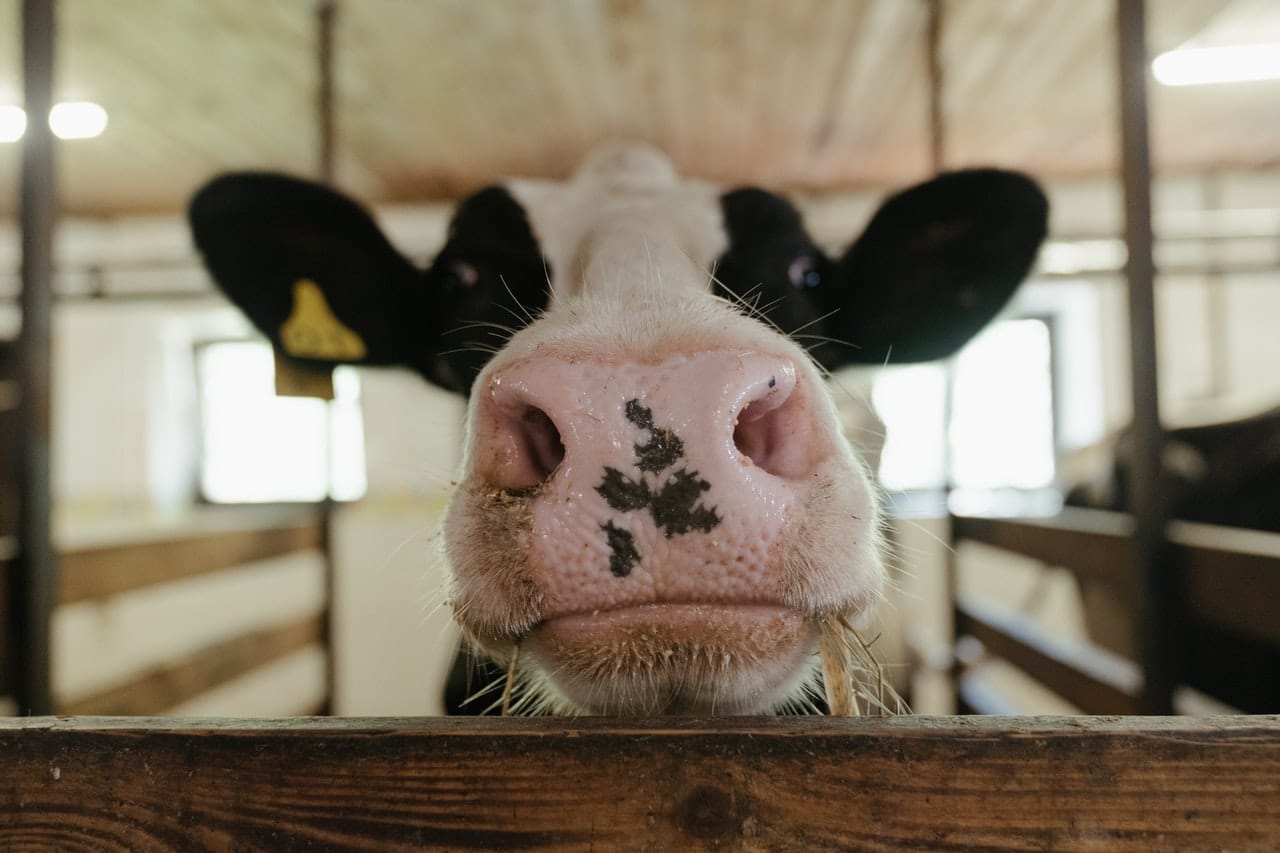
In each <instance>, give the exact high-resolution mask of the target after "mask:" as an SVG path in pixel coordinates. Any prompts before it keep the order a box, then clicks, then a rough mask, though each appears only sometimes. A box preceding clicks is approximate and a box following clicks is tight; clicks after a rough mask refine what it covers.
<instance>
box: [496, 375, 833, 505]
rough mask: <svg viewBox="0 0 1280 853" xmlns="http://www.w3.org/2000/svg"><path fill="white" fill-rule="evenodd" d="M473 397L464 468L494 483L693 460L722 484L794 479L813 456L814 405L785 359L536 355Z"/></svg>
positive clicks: (518, 486)
mask: <svg viewBox="0 0 1280 853" xmlns="http://www.w3.org/2000/svg"><path fill="white" fill-rule="evenodd" d="M481 394H482V397H481V399H480V400H478V401H477V409H476V414H475V421H474V423H473V427H474V430H475V443H474V444H473V445H472V452H473V460H472V462H473V465H474V468H475V471H476V472H477V473H478V474H480V475H481V476H482V477H483V478H484V479H485V480H487V481H489V482H490V483H492V484H494V485H496V486H499V487H500V488H504V489H512V490H523V489H530V488H534V487H536V486H538V485H539V484H541V483H543V482H544V481H546V480H548V479H550V478H552V477H553V476H554V475H556V474H557V472H560V471H565V472H566V473H568V472H569V471H571V470H576V471H577V472H578V473H579V474H580V475H583V476H586V477H592V476H595V474H596V473H598V472H601V471H605V470H606V469H608V468H614V469H621V470H630V471H632V473H634V472H635V471H636V470H637V469H638V471H640V472H644V473H648V474H652V475H661V474H662V473H663V472H664V471H671V470H677V469H679V468H682V467H683V468H688V469H697V470H699V471H701V472H704V474H705V475H707V476H710V475H711V474H715V475H716V477H717V479H718V480H719V481H720V482H722V483H725V484H726V485H727V484H729V483H731V482H735V481H737V482H741V481H742V479H743V478H744V477H745V478H748V479H749V478H750V477H752V476H757V475H758V474H759V473H760V472H764V473H767V474H769V475H771V476H774V477H782V478H787V479H794V478H799V477H802V476H805V475H806V474H807V473H808V472H809V471H810V470H811V467H812V465H813V464H814V455H815V447H814V444H815V442H814V441H813V436H811V434H810V433H811V430H812V426H811V424H812V422H813V417H812V415H813V413H812V412H811V411H810V410H809V408H810V403H809V400H808V398H809V395H808V394H806V393H804V391H803V390H802V389H801V388H800V387H798V385H797V373H796V368H795V365H793V364H791V363H790V362H788V361H786V360H784V359H780V358H777V357H773V356H766V355H760V354H756V353H731V352H725V351H711V352H706V353H699V354H696V355H690V356H676V357H672V358H669V359H667V360H666V361H663V362H661V363H659V364H634V363H621V364H619V363H607V362H592V361H585V360H570V359H564V358H553V357H537V358H531V359H527V360H524V361H521V362H517V363H516V364H513V365H510V366H507V367H505V368H503V369H501V370H499V371H498V372H497V373H495V374H494V375H493V376H492V377H491V378H490V380H489V382H488V384H487V386H485V387H484V388H483V390H482V391H481Z"/></svg>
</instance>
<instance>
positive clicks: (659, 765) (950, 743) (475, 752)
mask: <svg viewBox="0 0 1280 853" xmlns="http://www.w3.org/2000/svg"><path fill="white" fill-rule="evenodd" d="M0 747H2V748H0V780H3V781H0V847H3V848H5V849H15V848H18V847H22V846H24V845H31V846H41V847H44V848H49V849H80V848H100V847H102V846H104V845H105V844H109V845H110V846H113V847H119V848H121V849H135V850H142V849H159V848H165V849H175V848H185V849H206V848H208V849H249V848H254V849H257V848H270V849H303V848H309V847H314V848H316V849H338V848H343V849H364V850H376V849H392V848H395V849H399V848H406V849H407V848H423V847H426V848H430V849H451V850H460V849H477V848H486V849H497V848H501V849H516V848H519V849H532V850H559V851H566V850H567V851H576V850H581V851H586V850H712V849H722V850H820V849H822V850H827V849H843V850H850V849H859V850H873V849H874V850H898V849H906V848H911V849H949V850H960V849H1055V850H1096V849H1118V848H1123V849H1134V850H1140V849H1145V850H1150V849H1169V850H1173V849H1176V850H1195V849H1206V850H1207V849H1229V850H1273V849H1274V845H1275V842H1276V839H1277V838H1280V773H1277V772H1276V768H1277V767H1278V766H1280V718H1276V717H1266V718H1215V719H1186V718H1175V719H1133V718H1127V719H1114V718H1109V719H1090V718H1066V719H1064V718H1052V717H1046V718H969V719H955V718H927V717H918V718H913V717H903V718H897V719H874V718H864V719H857V718H853V719H850V718H840V719H835V718H829V717H813V718H747V719H733V718H727V719H722V720H706V719H676V718H671V719H661V720H611V719H589V718H588V719H555V718H542V719H492V720H487V719H474V718H471V719H460V718H452V719H450V718H445V719H440V718H437V719H413V720H394V719H391V720H388V719H363V720H362V719H353V720H283V721H282V720H257V721H254V720H235V721H214V720H205V721H191V720H164V719H150V720H148V719H141V720H138V719H134V720H109V719H108V720H104V719H75V720H63V719H42V720H28V721H22V720H5V721H0Z"/></svg>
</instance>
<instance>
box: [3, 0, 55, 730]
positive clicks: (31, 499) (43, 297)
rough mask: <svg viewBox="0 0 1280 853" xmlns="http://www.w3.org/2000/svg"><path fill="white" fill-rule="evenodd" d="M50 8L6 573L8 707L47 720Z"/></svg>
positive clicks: (27, 244)
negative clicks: (10, 664) (13, 539)
mask: <svg viewBox="0 0 1280 853" xmlns="http://www.w3.org/2000/svg"><path fill="white" fill-rule="evenodd" d="M53 38H54V0H23V4H22V79H23V100H24V105H25V109H26V111H27V116H28V120H27V131H26V135H25V137H24V139H23V144H22V197H21V207H22V215H21V228H22V296H21V305H22V332H21V334H20V336H19V338H18V342H17V353H18V383H19V387H20V388H21V389H22V401H21V403H20V405H19V407H18V436H17V438H18V440H17V452H18V453H19V454H20V458H19V459H18V466H17V472H18V554H17V559H16V560H15V564H14V566H13V571H11V572H10V575H9V577H10V590H9V593H10V598H9V600H10V602H11V611H12V618H11V630H12V632H13V635H12V636H13V645H12V648H13V650H14V658H15V664H16V665H15V667H14V670H15V671H14V698H15V699H16V700H17V703H18V709H19V711H20V712H21V713H27V714H49V713H52V711H53V705H52V698H51V693H50V687H49V682H50V679H49V671H50V653H49V646H50V643H49V622H50V613H51V611H52V610H53V606H54V592H55V586H56V581H55V571H56V559H55V556H54V553H53V546H52V543H51V541H50V533H49V515H50V487H49V421H50V416H49V379H50V376H49V365H50V313H51V301H52V300H51V295H52V294H51V278H52V275H53V226H54V218H55V216H56V204H57V202H56V187H55V184H54V168H53V165H54V164H53V160H54V148H53V134H52V133H51V131H50V130H49V122H48V116H49V108H50V107H51V106H52V100H53V98H52V95H53Z"/></svg>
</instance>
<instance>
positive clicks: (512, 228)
mask: <svg viewBox="0 0 1280 853" xmlns="http://www.w3.org/2000/svg"><path fill="white" fill-rule="evenodd" d="M550 275H551V268H550V266H549V264H548V263H547V262H546V260H545V259H544V258H543V256H542V249H541V247H540V246H539V245H538V240H537V238H536V237H535V236H534V233H533V229H532V228H531V227H530V225H529V220H528V218H527V217H526V216H525V212H524V208H523V207H521V206H520V203H519V202H517V201H516V200H515V198H514V197H513V196H512V195H511V193H510V192H508V191H507V190H506V189H504V188H502V187H489V188H488V189H484V190H481V191H480V192H478V193H476V194H475V195H473V196H471V197H470V198H468V199H466V200H465V201H463V202H462V204H461V205H459V207H458V209H457V211H456V212H455V213H454V216H453V220H452V221H451V222H450V224H449V240H448V242H447V243H446V244H445V246H444V249H442V250H441V252H440V254H439V255H438V256H437V257H436V259H435V262H434V263H433V264H432V266H431V270H430V271H429V272H428V273H427V284H428V286H427V288H426V292H427V293H428V294H429V298H430V299H431V301H432V305H431V307H430V311H429V313H427V314H426V316H429V317H430V318H431V323H432V327H433V331H434V333H435V335H436V336H437V339H438V344H437V346H436V349H435V351H434V352H433V353H432V354H431V355H430V360H429V361H428V362H427V363H426V364H423V365H421V366H420V367H419V369H421V370H422V371H423V373H425V374H426V375H427V376H428V378H430V379H431V380H432V381H434V382H436V383H437V384H439V385H442V386H444V387H446V388H450V389H452V390H454V391H460V392H462V393H463V394H466V393H468V392H469V391H470V390H471V385H472V383H473V382H475V378H476V376H477V375H478V374H479V373H480V371H481V369H483V368H484V366H485V364H487V363H488V361H489V359H490V358H491V357H492V353H493V351H494V350H496V349H498V348H499V347H500V346H502V344H504V343H505V342H506V339H507V338H508V337H510V335H511V334H513V333H514V332H515V331H518V330H519V329H521V328H523V327H524V326H526V325H528V324H529V323H530V322H531V318H533V317H537V316H538V314H539V313H541V312H542V311H543V310H544V309H545V308H546V307H547V298H548V290H549V288H550V285H549V284H548V283H547V282H548V280H549V278H550Z"/></svg>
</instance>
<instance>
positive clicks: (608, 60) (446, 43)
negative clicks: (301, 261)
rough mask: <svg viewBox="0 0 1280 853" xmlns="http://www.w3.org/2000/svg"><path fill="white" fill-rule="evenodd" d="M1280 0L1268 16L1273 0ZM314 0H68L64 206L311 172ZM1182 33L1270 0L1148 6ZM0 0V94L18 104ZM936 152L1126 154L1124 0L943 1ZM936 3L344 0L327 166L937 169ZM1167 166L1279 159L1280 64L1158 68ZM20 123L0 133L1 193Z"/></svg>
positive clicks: (438, 174)
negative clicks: (605, 153) (1224, 78)
mask: <svg viewBox="0 0 1280 853" xmlns="http://www.w3.org/2000/svg"><path fill="white" fill-rule="evenodd" d="M1276 5H1277V4H1275V3H1271V4H1270V9H1271V12H1272V14H1273V15H1275V14H1277V13H1276V12H1275V6H1276ZM315 6H316V4H315V2H314V0H271V2H264V0H164V2H160V3H157V2H154V0H111V2H103V0H60V2H59V4H58V7H59V29H60V31H59V42H58V48H57V49H58V66H57V75H56V97H57V98H58V99H60V100H93V101H97V102H99V103H101V104H103V105H104V106H105V107H106V108H107V110H108V112H109V113H110V117H111V119H110V126H109V127H108V129H107V132H106V133H105V134H104V135H103V136H102V137H100V138H98V139H94V140H81V141H67V142H61V143H59V157H60V160H59V168H60V182H61V194H62V199H63V203H64V209H66V210H68V211H70V212H73V213H80V214H103V215H110V214H119V213H129V212H143V211H163V210H176V209H178V208H179V207H180V206H181V205H182V204H183V203H184V200H185V199H186V197H187V196H188V195H189V194H190V192H191V190H192V189H193V188H194V187H195V186H196V185H197V184H199V182H201V181H202V180H204V179H205V178H207V177H208V176H209V175H211V174H213V173H214V172H216V171H219V170H222V169H229V168H246V167H252V168H281V169H288V170H291V171H294V172H299V173H304V174H305V173H310V172H314V169H315V164H316V161H317V155H316V150H317V143H316V138H317V132H316V123H317V122H316V110H315V90H316V65H317V62H316V56H315V44H316V21H315ZM1148 7H1149V12H1148V18H1149V22H1148V26H1149V47H1150V49H1151V50H1152V51H1153V53H1154V52H1158V51H1162V50H1166V49H1169V48H1172V47H1176V46H1178V45H1180V44H1182V43H1183V42H1185V41H1187V40H1188V39H1191V38H1193V37H1196V36H1197V35H1199V34H1202V33H1203V32H1204V31H1205V29H1206V27H1208V26H1210V25H1211V24H1213V22H1214V21H1215V18H1217V19H1218V20H1221V18H1222V15H1227V16H1230V15H1233V14H1234V15H1235V16H1236V17H1237V18H1238V17H1240V16H1241V15H1242V14H1245V15H1246V16H1247V14H1250V13H1257V12H1258V11H1259V10H1261V13H1262V14H1265V13H1266V7H1267V3H1266V2H1259V0H1176V2H1173V0H1156V2H1149V3H1148ZM19 9H20V4H19V2H18V0H0V103H17V102H19V100H20V97H19V92H20V50H19V44H18V32H19V29H20V28H19ZM943 9H944V35H943V40H942V53H941V59H942V67H943V73H944V76H945V87H944V104H943V107H944V115H945V119H946V127H947V157H946V159H947V162H948V164H950V165H963V164H973V163H996V164H1001V165H1007V166H1013V167H1018V168H1023V169H1027V170H1030V171H1033V172H1035V173H1038V174H1040V175H1043V176H1047V177H1052V176H1074V175H1086V174H1099V173H1107V172H1109V171H1112V170H1113V169H1114V168H1115V162H1116V150H1117V146H1116V130H1115V123H1116V119H1115V115H1114V89H1115V84H1114V76H1113V75H1114V61H1113V56H1114V42H1113V3H1112V0H945V2H944V5H943ZM926 21H927V13H926V4H925V3H924V2H923V0H785V2H784V0H696V2H687V0H508V1H507V2H477V1H476V0H421V1H420V2H415V0H345V2H343V3H341V4H340V8H339V12H338V23H337V36H336V37H337V48H336V50H337V53H336V90H337V107H338V135H337V152H338V154H337V177H338V182H339V184H340V185H342V186H343V187H345V188H346V189H348V190H350V191H352V192H355V193H358V194H359V195H361V196H362V197H364V198H366V199H369V200H372V201H383V200H385V201H391V200H395V201H408V200H422V199H428V198H442V197H451V196H455V195H458V194H461V193H464V192H466V191H468V190H471V189H473V188H475V187H477V186H479V185H482V184H484V183H486V182H489V181H491V180H493V179H495V178H497V177H501V176H504V175H512V174H518V175H531V176H550V177H555V176H562V175H564V174H566V173H567V172H568V171H569V170H570V169H571V168H572V166H573V164H574V163H575V162H576V161H577V160H578V159H579V157H580V156H581V155H582V154H583V152H584V151H585V150H586V149H587V148H589V147H590V146H591V145H593V144H594V143H596V142H598V141H601V140H605V139H612V138H621V137H627V138H639V139H645V140H649V141H651V142H654V143H656V144H657V145H658V146H660V147H662V148H663V149H665V150H666V151H668V152H669V153H670V154H671V155H672V156H673V158H674V159H675V160H676V161H677V164H678V165H679V166H680V167H681V169H682V171H684V172H685V173H688V174H694V175H699V176H703V177H706V178H711V179H715V180H718V181H721V182H725V183H731V184H737V183H746V182H753V183H763V184H766V185H769V186H772V187H775V188H781V189H844V188H855V187H864V186H868V185H883V184H891V183H897V182H902V181H907V180H913V179H916V178H918V177H919V176H921V175H923V174H925V173H926V172H927V170H928V150H929V147H928V139H927V132H926V113H927V108H926V104H927V85H926V72H925V68H926V66H925V58H924V57H925V54H924V50H925V48H924V44H925V30H926ZM1152 92H1153V103H1152V123H1153V132H1154V137H1155V140H1154V146H1155V157H1156V163H1157V166H1158V167H1159V168H1161V169H1165V170H1169V171H1190V170H1204V169H1212V168H1217V167H1223V166H1243V167H1259V166H1275V165H1277V163H1278V162H1280V108H1278V105H1280V83H1254V84H1245V85H1236V86H1210V87H1198V88H1183V89H1168V88H1163V87H1159V86H1154V85H1153V88H1152ZM18 150H19V146H17V145H0V215H6V216H7V215H12V213H13V211H14V209H15V198H14V196H15V195H16V186H17V164H18Z"/></svg>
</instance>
